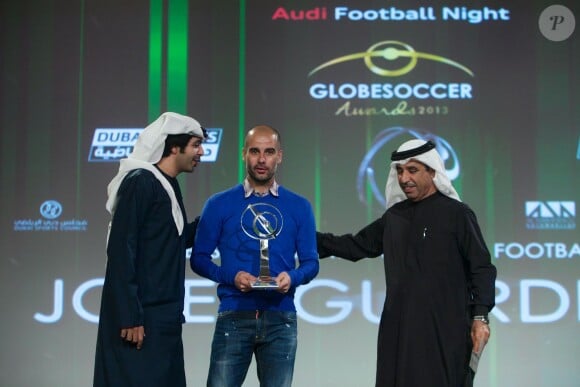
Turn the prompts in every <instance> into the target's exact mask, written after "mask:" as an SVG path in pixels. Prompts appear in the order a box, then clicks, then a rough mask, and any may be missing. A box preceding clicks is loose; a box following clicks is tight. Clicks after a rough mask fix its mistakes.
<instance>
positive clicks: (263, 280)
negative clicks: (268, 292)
mask: <svg viewBox="0 0 580 387" xmlns="http://www.w3.org/2000/svg"><path fill="white" fill-rule="evenodd" d="M252 288H254V289H278V284H277V283H276V281H274V280H273V279H272V278H270V277H260V278H258V280H257V281H256V282H254V283H253V284H252Z"/></svg>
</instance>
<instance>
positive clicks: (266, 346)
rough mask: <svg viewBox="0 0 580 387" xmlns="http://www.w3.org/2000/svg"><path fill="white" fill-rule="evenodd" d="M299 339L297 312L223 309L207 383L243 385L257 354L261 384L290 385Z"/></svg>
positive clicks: (270, 386)
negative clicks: (224, 310) (253, 356)
mask: <svg viewBox="0 0 580 387" xmlns="http://www.w3.org/2000/svg"><path fill="white" fill-rule="evenodd" d="M297 342H298V339H297V322H296V312H277V311H226V312H220V313H219V314H218V317H217V322H216V326H215V332H214V336H213V342H212V346H211V361H210V365H209V375H208V379H207V386H208V387H235V386H241V385H242V383H243V382H244V379H245V378H246V374H247V372H248V368H249V366H250V363H251V362H252V355H255V356H256V366H257V367H256V368H257V372H258V380H259V381H260V386H261V387H290V386H291V385H292V375H293V373H294V359H295V358H296V347H297Z"/></svg>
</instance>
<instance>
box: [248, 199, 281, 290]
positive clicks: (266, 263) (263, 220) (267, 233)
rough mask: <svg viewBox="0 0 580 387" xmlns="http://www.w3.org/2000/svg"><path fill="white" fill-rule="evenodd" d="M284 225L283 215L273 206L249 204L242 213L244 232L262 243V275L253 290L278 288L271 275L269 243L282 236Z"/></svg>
mask: <svg viewBox="0 0 580 387" xmlns="http://www.w3.org/2000/svg"><path fill="white" fill-rule="evenodd" d="M283 224H284V218H283V217H282V213H281V212H280V210H278V209H277V208H276V207H274V206H273V205H271V204H267V203H255V204H249V205H248V207H246V209H245V210H244V212H243V213H242V218H241V225H242V230H243V231H244V233H245V234H246V235H247V236H249V237H250V238H252V239H257V240H258V241H259V242H260V273H259V274H258V279H257V280H256V282H254V283H253V284H252V287H253V288H260V289H276V288H278V284H276V281H275V280H274V279H273V278H272V275H271V274H270V256H269V254H268V241H269V240H270V239H274V238H276V237H277V236H278V235H279V234H280V232H281V231H282V226H283ZM250 225H251V226H250Z"/></svg>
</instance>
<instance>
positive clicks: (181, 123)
mask: <svg viewBox="0 0 580 387" xmlns="http://www.w3.org/2000/svg"><path fill="white" fill-rule="evenodd" d="M169 134H191V135H193V136H197V137H200V138H204V129H203V128H202V127H201V125H200V124H199V122H197V121H196V120H195V119H193V118H191V117H188V116H184V115H181V114H177V113H172V112H167V113H163V114H162V115H161V116H160V117H159V118H157V119H156V120H155V121H153V122H152V123H151V124H150V125H149V126H147V127H146V128H145V129H143V131H142V132H141V134H140V135H139V137H138V138H137V142H136V143H135V147H134V148H133V152H131V154H130V155H129V156H128V157H127V158H124V159H121V160H120V163H119V172H118V173H117V175H116V176H115V177H114V178H113V180H111V182H110V183H109V185H108V187H107V193H108V195H109V198H108V199H107V204H106V208H107V211H109V212H110V213H111V215H113V214H114V213H115V209H116V207H117V193H118V191H119V187H120V186H121V183H122V182H123V179H124V178H125V176H127V174H128V173H129V172H131V171H132V170H135V169H146V170H148V171H151V172H152V173H153V175H155V177H156V178H157V180H159V182H160V183H161V185H163V188H165V190H166V191H167V194H168V195H169V198H170V199H171V212H172V214H173V220H174V221H175V226H176V227H177V231H178V232H179V235H181V233H182V232H183V225H184V224H183V223H184V220H183V214H182V213H181V208H180V207H179V202H178V201H177V197H176V196H175V192H174V191H173V187H172V186H171V183H169V181H168V180H167V179H166V178H165V177H164V176H163V174H161V172H159V170H158V169H157V168H155V164H156V163H157V162H159V160H161V156H162V155H163V148H164V147H165V139H166V138H167V135H169ZM107 239H108V238H107Z"/></svg>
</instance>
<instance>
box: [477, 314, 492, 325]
mask: <svg viewBox="0 0 580 387" xmlns="http://www.w3.org/2000/svg"><path fill="white" fill-rule="evenodd" d="M473 320H477V321H481V322H482V323H484V324H489V320H488V319H487V316H484V315H480V316H473Z"/></svg>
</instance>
